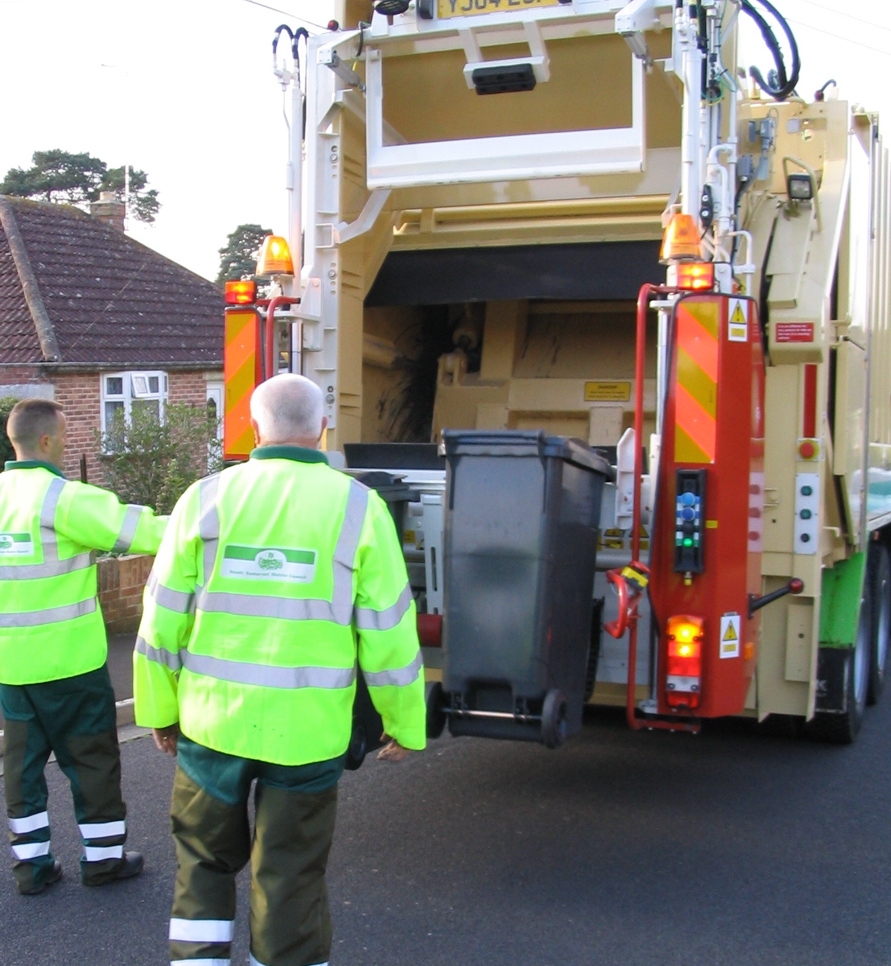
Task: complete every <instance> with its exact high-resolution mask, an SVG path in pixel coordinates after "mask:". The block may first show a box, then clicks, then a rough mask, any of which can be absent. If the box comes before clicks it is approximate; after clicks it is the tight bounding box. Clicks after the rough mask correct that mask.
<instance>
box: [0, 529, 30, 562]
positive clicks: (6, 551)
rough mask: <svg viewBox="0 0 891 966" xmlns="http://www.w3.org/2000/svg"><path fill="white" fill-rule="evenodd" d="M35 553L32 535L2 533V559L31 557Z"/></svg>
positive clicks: (0, 536) (0, 554) (0, 545)
mask: <svg viewBox="0 0 891 966" xmlns="http://www.w3.org/2000/svg"><path fill="white" fill-rule="evenodd" d="M33 553H34V543H33V542H32V540H31V534H30V533H0V557H30V556H31V555H32V554H33Z"/></svg>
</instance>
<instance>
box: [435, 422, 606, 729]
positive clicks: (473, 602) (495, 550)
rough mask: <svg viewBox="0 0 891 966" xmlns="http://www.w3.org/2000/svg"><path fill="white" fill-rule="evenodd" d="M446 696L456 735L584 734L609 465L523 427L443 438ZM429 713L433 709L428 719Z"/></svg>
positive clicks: (574, 442) (585, 449) (570, 443)
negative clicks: (600, 531)
mask: <svg viewBox="0 0 891 966" xmlns="http://www.w3.org/2000/svg"><path fill="white" fill-rule="evenodd" d="M443 439H444V443H445V453H446V512H445V535H444V546H443V556H444V561H443V563H444V570H445V574H444V588H445V597H444V617H443V678H442V690H441V692H439V691H437V692H435V693H434V694H432V695H429V696H428V704H429V702H430V701H431V700H435V701H437V702H438V703H439V710H441V712H442V713H443V714H444V716H445V717H446V718H447V720H448V726H449V731H450V732H451V733H452V734H453V735H477V736H481V737H490V738H506V739H520V740H531V741H541V742H543V743H544V744H545V745H547V746H548V747H552V748H556V747H558V746H559V745H560V744H562V742H563V740H564V739H565V738H566V737H568V736H569V735H572V734H575V733H576V732H578V731H579V730H580V729H581V725H582V709H583V706H584V690H585V672H586V668H587V661H588V651H589V648H590V647H591V620H592V610H593V589H594V570H595V564H596V555H597V531H598V526H599V521H600V503H601V497H602V494H603V484H604V482H605V480H607V479H608V478H611V476H612V469H611V467H610V465H609V463H608V462H607V461H606V460H605V459H604V458H603V457H602V456H599V455H598V454H596V453H595V452H593V451H592V450H591V448H590V447H589V446H588V445H587V444H586V443H584V442H582V441H581V440H578V439H572V438H568V437H564V436H554V435H549V434H546V433H544V432H536V431H526V430H515V431H511V430H500V431H485V430H475V431H469V430H462V431H457V430H447V431H445V432H444V433H443ZM430 711H431V709H430V708H429V707H428V715H429V713H430Z"/></svg>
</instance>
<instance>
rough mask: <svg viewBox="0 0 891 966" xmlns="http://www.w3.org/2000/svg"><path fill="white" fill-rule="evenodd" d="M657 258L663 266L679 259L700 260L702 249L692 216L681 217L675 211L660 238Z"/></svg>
mask: <svg viewBox="0 0 891 966" xmlns="http://www.w3.org/2000/svg"><path fill="white" fill-rule="evenodd" d="M659 258H660V260H661V261H662V264H663V265H666V264H669V263H670V262H672V261H674V260H676V259H679V258H692V259H696V260H699V261H701V260H702V247H701V245H700V243H699V229H698V228H697V227H696V220H695V219H694V217H693V216H692V215H682V214H681V213H680V212H679V211H676V212H675V213H674V214H673V215H672V216H671V221H670V222H669V223H668V227H667V228H666V229H665V234H664V235H663V236H662V251H661V252H660V254H659Z"/></svg>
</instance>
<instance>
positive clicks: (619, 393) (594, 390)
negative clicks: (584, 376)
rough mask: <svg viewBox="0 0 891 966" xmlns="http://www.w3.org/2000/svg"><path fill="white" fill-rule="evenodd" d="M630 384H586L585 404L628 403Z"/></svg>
mask: <svg viewBox="0 0 891 966" xmlns="http://www.w3.org/2000/svg"><path fill="white" fill-rule="evenodd" d="M629 399H631V383H630V382H586V383H585V402H628V400H629Z"/></svg>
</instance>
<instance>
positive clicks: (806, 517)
mask: <svg viewBox="0 0 891 966" xmlns="http://www.w3.org/2000/svg"><path fill="white" fill-rule="evenodd" d="M812 516H813V513H811V511H810V510H802V511H801V519H802V520H810V518H811V517H812Z"/></svg>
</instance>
